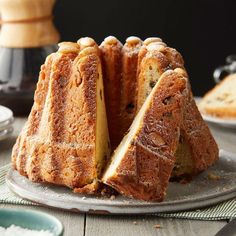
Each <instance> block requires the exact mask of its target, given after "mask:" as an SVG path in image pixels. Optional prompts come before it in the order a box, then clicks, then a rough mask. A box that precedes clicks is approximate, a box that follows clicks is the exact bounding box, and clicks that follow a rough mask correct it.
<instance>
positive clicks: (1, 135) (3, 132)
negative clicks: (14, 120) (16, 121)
mask: <svg viewBox="0 0 236 236" xmlns="http://www.w3.org/2000/svg"><path fill="white" fill-rule="evenodd" d="M12 132H13V127H9V128H8V129H5V130H1V131H0V141H2V140H4V139H6V138H8V137H10V136H11V134H12Z"/></svg>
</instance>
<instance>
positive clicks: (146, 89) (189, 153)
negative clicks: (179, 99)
mask: <svg viewBox="0 0 236 236" xmlns="http://www.w3.org/2000/svg"><path fill="white" fill-rule="evenodd" d="M143 47H144V48H145V50H146V53H145V55H142V61H141V62H140V64H139V69H138V70H139V75H138V84H139V85H138V98H137V101H138V106H137V107H138V108H139V107H140V106H142V104H143V101H145V99H146V98H147V96H148V95H149V94H150V92H151V91H152V87H153V86H155V84H156V82H157V81H158V80H159V78H160V76H161V74H162V73H163V72H164V71H165V70H166V69H167V68H169V67H171V68H176V67H177V70H178V72H179V73H182V74H183V75H184V76H185V77H186V78H187V73H186V72H185V70H184V69H183V67H184V63H183V59H182V56H181V55H180V54H179V53H178V52H177V51H176V50H174V49H171V48H168V47H166V46H163V45H159V44H157V43H150V44H148V45H145V41H144V46H143ZM179 66H181V68H182V69H180V68H178V67H179ZM188 87H189V89H188V91H189V93H188V94H187V95H186V98H185V100H186V104H185V112H184V119H183V122H182V126H181V130H180V142H179V145H178V148H177V150H176V154H175V156H176V163H175V168H174V169H173V173H172V177H174V178H176V177H189V176H193V175H195V174H197V173H199V172H201V171H203V170H205V169H206V168H207V167H209V166H210V165H212V164H213V163H214V162H215V161H216V160H217V159H218V147H217V144H216V142H215V140H214V138H213V136H212V135H211V132H210V130H209V128H208V127H207V125H206V123H205V122H204V121H203V119H202V117H201V115H200V113H199V111H198V109H197V106H196V104H195V101H194V99H193V96H192V93H191V88H190V84H189V82H188ZM166 102H167V103H168V102H169V101H166Z"/></svg>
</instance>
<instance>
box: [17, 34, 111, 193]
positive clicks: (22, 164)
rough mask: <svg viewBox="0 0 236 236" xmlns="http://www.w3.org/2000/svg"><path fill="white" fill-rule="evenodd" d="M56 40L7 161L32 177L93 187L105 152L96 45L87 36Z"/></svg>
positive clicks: (106, 139)
mask: <svg viewBox="0 0 236 236" xmlns="http://www.w3.org/2000/svg"><path fill="white" fill-rule="evenodd" d="M59 46H60V47H59V50H58V52H56V53H54V54H52V55H51V56H49V57H48V58H47V60H46V63H45V64H44V65H43V66H42V68H41V72H40V76H39V81H38V85H37V89H36V92H35V97H34V105H33V108H32V110H31V113H30V115H29V118H28V121H27V123H26V125H25V127H24V129H23V131H22V132H21V134H20V136H19V137H18V139H17V142H16V144H15V146H14V148H13V154H12V163H13V167H14V168H15V169H17V170H18V171H19V172H20V173H21V174H22V175H25V176H27V177H28V178H29V179H30V180H32V181H36V182H49V183H53V184H59V185H65V186H68V187H70V188H73V189H74V191H75V192H81V193H94V192H95V191H96V190H97V187H98V178H99V177H100V175H101V172H102V170H103V167H104V164H105V162H106V161H107V158H108V157H109V136H108V128H107V119H106V110H105V103H104V91H103V78H102V68H101V62H100V58H99V49H98V46H97V44H96V43H95V42H94V41H93V40H92V39H90V38H82V39H81V40H79V41H78V43H68V42H65V43H61V44H60V45H59Z"/></svg>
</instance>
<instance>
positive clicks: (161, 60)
mask: <svg viewBox="0 0 236 236" xmlns="http://www.w3.org/2000/svg"><path fill="white" fill-rule="evenodd" d="M138 57H139V58H138V69H137V71H138V74H137V76H138V82H137V111H136V112H138V111H139V109H140V108H141V107H142V105H143V103H144V101H145V100H146V97H147V95H148V94H149V93H150V92H151V90H152V88H153V87H154V86H155V84H156V82H157V81H158V79H159V78H160V76H161V74H162V73H163V72H165V71H166V70H168V69H175V68H184V61H183V58H182V56H181V54H180V53H179V52H177V51H176V50H175V49H173V48H170V47H167V46H166V44H165V43H163V42H162V41H161V40H160V39H159V38H147V39H146V40H145V41H144V42H143V46H142V48H141V49H140V52H139V55H138Z"/></svg>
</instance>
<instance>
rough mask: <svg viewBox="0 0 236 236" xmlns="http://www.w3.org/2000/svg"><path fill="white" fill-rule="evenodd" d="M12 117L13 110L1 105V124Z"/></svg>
mask: <svg viewBox="0 0 236 236" xmlns="http://www.w3.org/2000/svg"><path fill="white" fill-rule="evenodd" d="M12 117H13V113H12V111H11V110H10V109H9V108H7V107H4V106H1V105H0V125H2V123H4V122H6V121H7V120H10V119H11V118H12Z"/></svg>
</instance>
